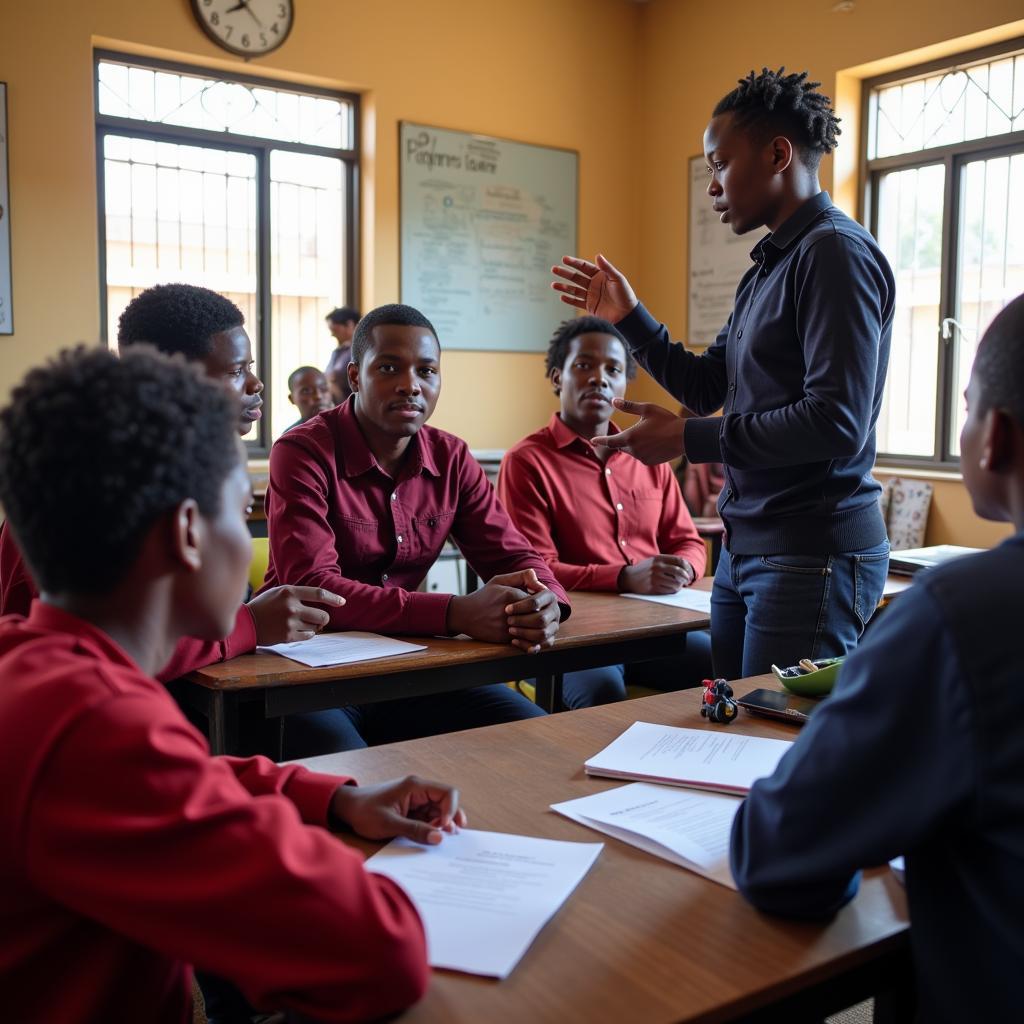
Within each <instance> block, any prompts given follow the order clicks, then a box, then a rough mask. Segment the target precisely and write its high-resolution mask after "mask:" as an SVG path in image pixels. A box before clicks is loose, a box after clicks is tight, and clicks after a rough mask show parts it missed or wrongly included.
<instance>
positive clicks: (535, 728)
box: [303, 602, 912, 1024]
mask: <svg viewBox="0 0 1024 1024" xmlns="http://www.w3.org/2000/svg"><path fill="white" fill-rule="evenodd" d="M624 603H629V602H624ZM757 686H766V687H772V688H776V684H775V682H774V680H773V679H772V677H770V676H767V677H760V678H757V679H751V680H744V681H742V682H740V683H738V684H736V692H737V694H742V693H746V692H748V691H749V690H750V689H754V688H756V687H757ZM698 706H699V697H698V692H697V691H692V690H691V691H681V692H679V693H672V694H665V695H659V696H656V697H645V698H643V699H641V700H633V701H624V702H622V703H619V704H613V705H607V706H604V707H599V708H588V709H585V710H581V711H571V712H568V713H566V714H563V715H553V716H551V717H549V718H545V719H534V720H532V721H526V722H515V723H512V724H509V725H498V726H491V727H489V728H486V729H475V730H472V731H468V732H461V733H451V734H448V735H445V736H434V737H430V738H428V739H422V740H414V741H410V742H406V743H397V744H392V745H390V746H382V747H375V748H371V749H368V750H359V751H350V752H347V753H342V754H332V755H328V756H327V757H320V758H313V759H310V760H309V761H306V762H303V763H306V764H308V765H309V766H310V767H313V768H316V769H317V770H319V771H329V772H338V773H341V774H346V775H353V776H355V777H356V778H357V779H359V780H361V781H362V782H366V783H369V782H375V781H382V780H384V779H388V778H393V777H395V776H400V775H404V774H407V773H416V774H418V775H422V776H426V777H428V778H435V779H442V780H446V781H450V782H452V783H455V784H457V785H458V786H459V788H460V791H461V804H462V807H463V808H464V809H465V810H466V813H467V814H468V816H469V820H470V826H471V827H474V828H481V829H491V830H495V831H504V832H514V833H521V834H525V835H532V836H541V837H546V838H550V839H565V840H575V841H581V842H599V841H603V842H604V843H605V848H604V850H603V852H602V853H601V855H600V857H599V858H598V860H597V862H596V864H595V865H594V867H593V869H592V870H591V871H590V873H589V874H588V875H587V876H586V878H584V879H583V881H582V883H581V884H580V886H579V887H578V888H577V889H576V891H575V892H574V893H573V894H572V895H571V896H570V897H569V900H568V902H567V903H566V904H565V905H564V906H563V907H562V909H561V910H560V911H559V912H558V914H557V915H556V916H555V917H554V918H553V920H552V921H551V922H549V924H548V925H547V927H546V928H545V929H544V930H543V931H542V932H541V933H540V935H539V936H538V937H537V940H536V941H535V942H534V944H533V945H532V946H531V947H530V949H529V950H528V951H527V953H526V955H525V956H524V957H523V959H522V961H521V962H520V964H519V966H518V967H517V968H516V969H515V971H514V972H513V973H512V974H511V976H510V977H509V978H507V979H506V980H505V981H502V982H497V981H493V980H487V979H483V978H477V977H471V976H469V975H461V974H457V973H454V972H449V971H437V972H435V974H434V978H433V983H432V985H431V988H430V991H429V993H428V994H427V996H426V998H425V1000H424V1001H423V1002H422V1003H421V1004H419V1005H418V1006H417V1007H415V1008H414V1009H413V1010H411V1011H410V1012H408V1013H407V1014H405V1015H404V1016H403V1017H402V1020H403V1022H408V1024H435V1022H436V1024H441V1022H444V1024H459V1022H465V1024H478V1022H480V1021H487V1022H488V1024H503V1022H508V1024H521V1022H523V1021H529V1022H530V1024H545V1022H552V1024H553V1022H556V1021H557V1022H587V1024H605V1022H607V1024H620V1022H626V1021H628V1022H629V1024H667V1022H676V1021H691V1022H692V1021H700V1022H712V1021H729V1020H737V1019H740V1018H742V1019H744V1020H750V1021H786V1022H797V1021H803V1020H805V1019H809V1018H808V1017H805V1015H810V1014H818V1015H819V1016H818V1019H819V1020H820V1019H821V1017H823V1016H824V1015H825V1014H827V1013H831V1012H834V1011H836V1010H838V1009H842V1008H843V1007H845V1006H850V1005H852V1004H853V1003H855V1002H857V1001H859V1000H860V999H863V998H867V997H868V996H869V995H872V994H876V993H878V992H880V991H884V990H886V988H887V987H889V986H891V985H892V986H895V985H896V984H898V983H899V982H901V981H906V979H907V978H909V977H911V975H912V972H911V971H910V968H909V966H908V955H907V951H908V926H907V913H906V901H905V897H904V893H903V889H902V886H901V885H900V884H899V883H898V882H897V881H896V880H895V878H894V877H893V876H892V874H891V872H890V871H889V870H888V869H887V868H886V869H882V870H877V869H876V870H874V871H872V872H868V873H867V875H866V876H865V879H864V882H863V883H862V886H861V891H860V893H859V895H858V896H857V898H856V899H855V900H854V901H853V903H852V904H850V905H849V906H847V907H845V908H844V909H843V910H842V911H840V912H839V914H838V915H837V916H836V917H835V918H834V920H833V921H831V922H830V923H828V924H827V925H824V926H822V925H817V924H803V923H794V922H790V921H784V920H780V919H777V918H772V917H768V916H765V915H762V914H760V913H758V912H757V911H755V910H753V909H752V908H751V907H750V906H749V905H748V904H747V903H746V902H745V901H744V900H743V899H742V897H740V895H739V894H738V893H736V892H734V891H732V890H730V889H726V888H725V887H723V886H720V885H716V884H715V883H713V882H709V881H707V880H706V879H704V878H701V877H700V876H698V875H695V874H692V873H691V872H689V871H686V870H684V869H682V868H679V867H676V866H674V865H672V864H670V863H668V862H667V861H663V860H661V859H659V858H656V857H652V856H650V855H648V854H645V853H642V852H641V851H639V850H636V849H634V848H633V847H630V846H627V845H625V844H623V843H619V842H617V841H616V840H614V839H611V838H609V837H607V836H603V835H601V834H599V833H597V832H593V831H590V830H589V829H587V828H585V827H583V826H582V825H578V824H576V823H575V822H572V821H569V820H568V819H566V818H563V817H561V816H559V815H556V814H554V813H553V812H551V811H549V810H548V806H549V805H550V804H552V803H556V802H558V801H561V800H567V799H572V798H574V797H580V796H585V795H587V794H590V793H595V792H598V791H600V790H604V789H608V788H609V787H611V786H614V785H618V784H619V783H616V782H614V781H612V780H609V779H592V778H588V777H587V776H586V775H584V773H583V769H582V764H583V762H584V760H585V759H586V758H588V757H590V756H591V755H592V754H595V753H596V752H597V751H598V750H600V749H602V748H603V747H604V746H606V745H607V744H608V743H610V742H611V741H612V740H613V739H614V738H615V737H616V736H618V735H619V733H621V732H622V731H623V730H624V729H626V728H627V727H628V726H629V725H630V724H631V723H632V722H633V721H636V720H638V719H639V720H642V721H648V722H655V723H666V724H671V725H681V726H688V727H692V728H700V729H720V728H729V729H732V730H733V731H735V732H745V733H749V734H751V735H758V736H772V737H781V738H786V739H792V738H794V737H795V736H796V734H797V730H796V729H795V728H794V727H793V726H790V725H788V724H785V723H781V722H780V723H776V722H774V721H772V720H769V719H764V718H756V717H754V716H752V715H749V714H747V713H746V712H745V711H741V712H740V718H739V719H738V720H737V721H736V722H735V723H734V724H733V725H731V726H728V727H723V726H715V725H711V724H709V723H706V722H705V721H704V720H703V719H701V718H700V716H699V714H698ZM346 841H351V842H352V843H354V845H356V846H358V847H359V848H360V849H362V850H363V851H364V852H366V853H370V852H372V851H373V850H374V849H376V848H377V846H378V845H379V844H374V843H370V842H364V841H362V840H354V839H353V840H348V839H347V840H346ZM882 1005H883V1004H882V1002H881V1001H880V1002H879V1004H878V1006H879V1009H877V1010H876V1017H875V1020H876V1022H877V1021H879V1020H881V1009H882Z"/></svg>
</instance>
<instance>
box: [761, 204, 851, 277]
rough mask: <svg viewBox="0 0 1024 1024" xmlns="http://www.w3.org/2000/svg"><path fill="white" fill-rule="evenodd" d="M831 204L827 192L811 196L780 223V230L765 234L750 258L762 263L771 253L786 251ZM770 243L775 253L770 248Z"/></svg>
mask: <svg viewBox="0 0 1024 1024" xmlns="http://www.w3.org/2000/svg"><path fill="white" fill-rule="evenodd" d="M831 206H832V198H831V196H829V194H828V193H827V192H819V193H818V194H817V195H816V196H811V198H810V199H808V200H807V202H805V203H804V204H803V205H802V206H801V207H800V208H799V209H798V210H797V211H796V212H795V213H793V214H790V216H789V217H787V218H786V220H784V221H783V222H782V224H780V225H779V229H778V231H773V232H772V233H771V234H768V235H765V236H764V238H762V239H761V241H759V242H758V243H757V245H755V246H754V248H753V249H751V250H750V258H751V259H752V260H753V261H754V262H755V263H762V262H764V260H766V259H768V258H769V257H770V256H771V255H775V254H777V253H781V252H785V250H786V249H788V248H789V247H790V246H791V245H792V244H793V243H794V242H795V241H796V240H797V239H798V238H799V237H800V236H801V235H802V234H803V233H804V232H805V231H806V230H807V229H808V228H809V227H810V226H811V224H812V223H813V222H814V221H815V220H817V218H818V217H819V216H820V215H821V214H822V213H824V211H825V210H827V209H829V208H830V207H831ZM769 244H770V245H771V246H772V247H773V249H774V250H775V253H773V252H772V250H770V249H769V248H768V246H769Z"/></svg>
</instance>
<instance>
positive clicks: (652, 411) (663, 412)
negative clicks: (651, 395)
mask: <svg viewBox="0 0 1024 1024" xmlns="http://www.w3.org/2000/svg"><path fill="white" fill-rule="evenodd" d="M612 405H614V406H615V408H616V409H621V410H622V411H623V412H628V413H630V414H631V415H632V416H639V417H640V422H639V423H634V424H633V426H631V427H628V428H627V429H626V430H620V431H619V433H617V434H608V435H607V436H605V437H595V438H592V439H591V442H590V443H591V444H592V445H593V446H594V447H595V448H611V449H612V450H613V451H623V452H628V453H629V454H630V455H632V456H633V457H634V458H637V459H639V460H640V461H641V462H642V463H643V464H644V465H645V466H656V465H657V464H658V463H659V462H670V461H671V460H672V459H678V458H679V456H680V455H683V454H685V452H684V451H683V427H684V426H685V424H686V421H685V420H684V419H683V418H682V416H677V415H676V414H675V413H674V412H669V411H668V409H663V408H662V407H661V406H660V405H655V404H654V403H653V402H631V401H629V400H628V399H626V398H613V399H612Z"/></svg>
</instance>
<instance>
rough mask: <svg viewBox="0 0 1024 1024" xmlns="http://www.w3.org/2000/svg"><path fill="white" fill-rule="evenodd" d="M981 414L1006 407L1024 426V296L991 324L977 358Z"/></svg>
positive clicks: (1023, 426) (975, 364)
mask: <svg viewBox="0 0 1024 1024" xmlns="http://www.w3.org/2000/svg"><path fill="white" fill-rule="evenodd" d="M972 372H973V374H974V379H975V380H976V381H977V384H978V401H979V404H980V408H979V409H978V412H979V413H982V414H984V413H986V412H988V410H989V409H1002V410H1004V411H1005V412H1007V413H1008V414H1009V415H1010V416H1011V417H1012V418H1013V419H1014V420H1016V422H1017V423H1018V424H1019V425H1020V426H1021V427H1022V428H1024V295H1018V296H1017V298H1015V299H1014V300H1013V301H1012V302H1010V303H1008V304H1007V305H1006V306H1005V307H1004V308H1003V310H1002V311H1001V312H1000V313H999V314H998V315H997V316H996V318H995V319H994V320H993V321H992V323H990V324H989V326H988V330H986V331H985V334H984V336H983V337H982V339H981V343H980V344H979V345H978V354H977V356H976V357H975V359H974V370H973V371H972Z"/></svg>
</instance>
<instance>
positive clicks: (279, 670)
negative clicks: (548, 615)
mask: <svg viewBox="0 0 1024 1024" xmlns="http://www.w3.org/2000/svg"><path fill="white" fill-rule="evenodd" d="M711 582H712V581H711V580H710V579H707V578H706V579H703V580H699V581H698V582H697V583H695V584H694V586H695V587H696V588H697V589H701V590H710V588H711ZM572 606H573V612H572V615H571V616H570V617H569V619H568V620H567V621H566V622H564V623H563V624H562V628H561V629H560V630H559V633H558V638H557V640H556V641H555V644H554V646H553V647H551V648H549V649H548V650H544V651H541V652H540V653H539V654H531V655H527V654H524V653H523V652H522V651H520V650H518V649H517V648H515V647H512V646H511V645H508V644H488V643H481V642H480V641H477V640H468V639H467V640H457V639H453V638H448V637H422V638H410V639H415V640H416V642H417V643H422V644H425V645H426V650H424V651H416V652H414V653H412V654H403V655H400V656H398V657H393V658H379V659H376V660H374V661H362V662H358V663H357V664H354V665H338V666H334V667H331V668H306V667H305V666H303V665H299V664H298V663H296V662H293V661H288V660H287V659H285V658H281V657H278V656H277V655H276V654H245V655H242V656H241V657H238V658H232V659H231V660H230V661H223V662H220V663H218V664H215V665H209V666H207V667H206V668H203V669H200V670H199V671H198V672H193V673H192V674H191V675H190V676H188V678H187V679H185V680H181V681H179V682H178V683H176V684H175V696H176V697H178V699H179V700H182V701H183V702H185V703H187V704H189V705H191V706H192V707H195V708H197V709H198V710H199V711H201V712H202V713H203V714H205V715H206V716H207V718H208V720H209V723H210V727H209V736H210V747H211V749H212V750H213V752H214V753H215V754H221V753H232V752H234V751H235V750H236V749H237V734H238V733H237V728H238V727H237V720H238V706H239V704H240V703H241V702H249V701H261V702H262V705H263V714H264V715H265V717H267V718H276V719H279V720H283V718H284V716H286V715H292V714H297V713H300V712H304V711H320V710H323V709H325V708H337V707H343V706H344V705H346V704H367V703H371V702H373V701H380V700H395V699H398V698H402V697H418V696H422V695H424V694H430V693H444V692H447V691H450V690H464V689H468V688H469V687H472V686H483V685H485V684H487V683H501V682H506V681H508V680H512V679H522V678H525V677H529V676H535V677H536V678H537V703H538V704H540V705H541V707H544V708H546V709H548V710H555V709H559V708H560V707H561V675H562V674H564V673H565V672H577V671H580V670H582V669H588V668H595V667H597V666H598V665H614V664H628V663H630V662H635V661H645V660H648V659H651V658H663V657H671V656H673V655H677V654H680V653H681V652H682V649H683V646H684V645H685V635H686V633H688V632H690V631H691V630H695V629H707V627H708V625H709V621H710V620H709V619H708V616H706V615H703V614H701V613H700V612H692V611H687V610H686V609H682V608H673V607H670V606H667V605H662V604H655V603H653V602H651V601H627V600H625V599H623V598H621V597H619V596H618V595H617V594H591V593H574V594H572Z"/></svg>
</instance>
